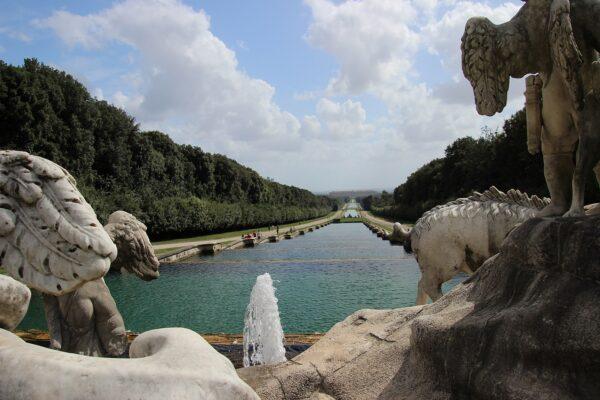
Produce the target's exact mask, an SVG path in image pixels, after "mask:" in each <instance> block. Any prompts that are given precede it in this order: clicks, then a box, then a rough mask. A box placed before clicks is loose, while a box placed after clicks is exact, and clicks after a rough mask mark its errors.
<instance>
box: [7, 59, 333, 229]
mask: <svg viewBox="0 0 600 400" xmlns="http://www.w3.org/2000/svg"><path fill="white" fill-rule="evenodd" d="M0 148H3V149H17V150H25V151H28V152H30V153H32V154H36V155H40V156H42V157H46V158H48V159H51V160H53V161H55V162H56V163H58V164H60V165H62V166H64V167H65V168H66V169H67V170H69V171H70V172H71V174H73V176H75V177H76V178H77V180H78V186H79V188H80V190H81V191H82V193H83V194H84V196H85V197H86V199H87V200H88V201H89V202H90V203H91V204H92V206H93V207H94V209H95V210H96V212H97V213H98V215H99V217H100V219H101V220H105V218H106V217H107V216H108V214H110V213H111V212H112V211H115V210H117V209H123V210H127V211H129V212H131V213H133V214H136V215H137V216H138V217H139V218H140V219H142V220H143V221H144V222H145V223H146V224H147V225H148V228H149V233H150V235H151V237H152V238H165V237H175V236H185V235H191V234H202V233H209V232H214V231H217V230H223V229H237V228H244V227H255V226H264V225H269V224H276V223H281V224H282V223H288V222H295V221H299V220H303V219H310V218H315V217H318V216H322V215H324V214H326V213H328V212H329V211H330V210H331V209H332V206H333V204H334V201H333V200H330V199H328V198H326V197H325V196H315V195H314V194H312V193H311V192H309V191H307V190H303V189H299V188H296V187H293V186H287V185H282V184H279V183H276V182H273V181H270V180H268V179H264V178H262V177H261V176H259V175H258V174H257V173H256V172H255V171H253V170H251V169H249V168H246V167H244V166H242V165H240V164H238V163H237V162H235V161H233V160H231V159H229V158H227V157H225V156H222V155H219V154H209V153H205V152H203V151H202V150H201V149H200V148H198V147H194V146H188V145H179V144H176V143H175V142H173V141H172V140H171V139H170V138H169V137H168V136H167V135H165V134H164V133H161V132H142V131H141V130H140V129H139V127H138V125H137V124H136V123H135V121H134V119H133V118H132V117H130V116H129V115H127V114H126V113H125V112H124V111H123V110H121V109H119V108H117V107H114V106H112V105H110V104H108V103H107V102H105V101H99V100H96V99H94V98H92V97H91V96H90V94H89V93H88V91H87V90H86V89H85V87H84V86H83V85H82V84H80V83H79V82H77V81H76V80H75V79H74V78H73V77H71V76H70V75H68V74H66V73H64V72H61V71H58V70H55V69H53V68H50V67H48V66H45V65H43V64H41V63H39V62H37V61H36V60H31V59H30V60H25V62H24V65H23V66H22V67H18V66H11V65H8V64H6V63H4V62H2V61H0Z"/></svg>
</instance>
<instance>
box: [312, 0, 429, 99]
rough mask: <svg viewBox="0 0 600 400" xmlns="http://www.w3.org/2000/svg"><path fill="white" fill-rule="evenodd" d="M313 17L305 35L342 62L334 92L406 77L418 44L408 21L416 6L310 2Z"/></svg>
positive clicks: (389, 1)
mask: <svg viewBox="0 0 600 400" xmlns="http://www.w3.org/2000/svg"><path fill="white" fill-rule="evenodd" d="M306 4H307V5H308V6H309V7H310V9H311V11H312V16H313V21H312V22H311V25H310V27H309V29H308V32H307V34H306V39H307V40H308V41H309V42H310V43H311V44H313V45H314V46H316V47H319V48H321V49H323V50H325V51H327V52H328V53H331V54H332V55H333V56H334V57H335V58H336V60H337V61H338V62H339V64H340V70H339V73H338V75H337V76H335V77H333V78H332V79H331V81H330V82H329V86H328V91H329V92H330V93H332V94H358V93H362V92H364V91H366V90H369V89H371V88H373V87H374V86H378V85H381V84H383V83H384V82H389V81H390V80H394V79H404V78H405V75H406V73H407V72H408V70H409V68H410V65H411V60H410V56H411V55H412V54H414V53H415V52H416V51H417V49H418V46H419V41H420V40H419V35H418V34H417V32H415V31H414V30H413V29H412V28H411V27H410V23H411V21H412V20H414V19H415V18H416V17H417V10H416V9H415V7H413V5H412V2H411V1H408V0H361V1H345V2H342V3H339V4H337V3H334V2H332V1H330V0H306Z"/></svg>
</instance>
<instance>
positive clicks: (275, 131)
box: [37, 0, 523, 190]
mask: <svg viewBox="0 0 600 400" xmlns="http://www.w3.org/2000/svg"><path fill="white" fill-rule="evenodd" d="M305 3H306V5H307V6H308V7H309V9H310V11H311V14H312V20H311V23H310V25H309V27H308V28H307V31H306V33H305V39H306V41H307V42H308V43H310V44H311V45H312V46H314V47H316V48H319V49H321V50H323V51H324V52H326V53H328V54H330V55H331V56H332V57H333V58H334V59H335V60H336V61H337V63H338V71H337V72H336V73H332V75H331V76H330V77H329V78H330V79H329V83H328V84H327V85H326V86H325V85H324V86H325V87H322V88H318V89H317V90H304V91H303V90H298V92H297V93H295V94H293V95H292V97H293V99H295V100H296V101H303V102H308V103H305V104H308V105H309V106H310V104H312V103H315V104H314V106H315V108H314V112H308V114H314V115H305V116H303V117H301V118H297V117H296V116H294V115H292V114H291V113H289V112H287V111H285V110H283V109H281V108H280V107H279V106H278V105H277V104H276V103H275V101H274V95H275V88H274V87H273V86H272V85H270V84H269V83H268V82H265V81H264V80H260V79H256V78H253V77H251V76H249V75H248V74H247V73H246V72H244V70H243V69H242V68H241V67H240V66H239V65H238V60H237V57H236V54H235V52H234V51H233V50H232V49H230V48H228V47H227V46H226V45H225V43H223V42H222V41H221V40H220V39H219V38H218V37H216V36H215V35H214V34H213V33H212V32H211V24H210V18H209V17H208V16H207V15H206V14H205V12H204V11H202V10H198V9H194V8H192V7H190V6H187V5H185V4H183V3H182V2H181V1H180V0H147V1H145V0H126V1H124V2H120V3H115V4H114V5H112V6H110V7H109V8H107V9H105V10H102V11H99V12H96V13H93V14H88V15H76V14H73V13H69V12H66V11H59V12H55V13H54V14H52V15H51V16H50V17H49V18H47V19H45V20H41V21H38V22H37V25H38V26H43V27H47V28H51V29H52V30H53V31H54V32H55V33H56V34H57V35H58V36H59V37H60V38H61V39H62V41H63V42H64V43H66V44H67V45H68V46H70V47H72V48H84V49H87V50H91V51H93V52H94V53H96V52H98V51H100V50H103V49H105V48H108V47H111V46H112V45H114V44H115V43H116V44H119V45H121V46H123V45H125V46H128V47H130V48H131V51H130V54H129V55H128V57H127V60H128V61H127V68H125V70H123V69H121V70H119V69H117V71H118V72H116V73H114V75H115V76H117V77H119V79H120V80H121V82H123V85H114V87H113V88H112V89H110V88H106V87H103V88H102V89H101V90H99V91H96V92H95V93H96V95H97V97H99V98H107V99H110V101H112V102H114V103H115V104H117V105H119V106H121V107H124V108H125V109H126V110H127V111H128V112H130V113H133V114H134V115H135V116H136V118H137V119H138V120H140V122H141V123H142V127H143V128H144V129H160V130H163V131H165V132H167V133H169V134H170V135H171V136H172V137H173V138H174V139H175V140H177V141H179V142H186V143H192V144H198V145H200V146H202V147H203V148H204V149H205V150H207V151H213V152H219V153H224V154H227V155H228V156H231V157H233V158H235V159H237V160H239V161H240V162H242V163H248V165H249V166H251V167H253V168H256V169H257V170H258V171H259V172H261V173H263V174H264V175H266V176H271V177H274V178H275V179H277V180H280V181H283V182H286V183H292V184H296V185H301V186H305V187H310V188H314V189H319V190H323V189H327V188H352V187H365V188H366V187H369V186H371V187H380V188H392V187H394V186H396V185H397V184H399V183H401V182H402V181H403V180H404V179H405V177H406V176H407V175H408V174H410V173H411V172H413V171H414V170H415V169H416V168H418V167H419V166H420V165H422V164H423V163H425V162H427V161H429V160H430V159H431V158H433V157H438V156H440V155H441V154H442V153H443V149H444V148H445V146H446V145H447V144H448V143H450V142H451V141H452V140H454V139H455V138H456V137H459V136H464V135H467V134H472V135H477V134H478V133H479V131H480V128H481V127H482V126H483V125H489V126H491V127H492V128H493V129H494V128H496V127H498V126H499V125H500V124H501V123H502V120H503V119H504V118H505V117H506V116H507V115H508V113H509V112H512V111H514V110H516V109H518V108H520V107H521V106H522V103H523V101H522V85H514V82H513V84H512V86H513V88H512V91H511V94H510V96H509V105H508V107H507V112H506V113H504V114H502V115H500V116H496V117H494V118H485V117H480V116H478V115H477V114H476V112H475V107H474V103H473V94H472V90H471V88H470V85H469V83H468V82H467V81H466V80H465V79H464V78H463V76H462V71H461V68H460V37H461V35H462V31H463V29H464V24H465V22H466V20H467V19H468V18H469V17H471V16H475V15H485V16H489V17H493V18H492V19H493V20H494V21H495V22H501V21H505V20H508V19H509V18H510V17H511V16H512V15H514V13H515V10H516V9H517V8H518V6H520V5H521V2H520V1H518V0H510V1H509V0H507V1H506V3H504V4H500V5H497V6H492V5H490V4H491V3H490V2H487V1H460V0H305ZM234 46H235V48H236V49H241V50H245V48H246V45H245V43H244V42H243V40H239V41H237V42H236V43H234ZM424 60H425V61H424ZM85 70H86V73H88V72H87V71H89V68H86V69H85ZM290 79H293V77H290ZM300 89H314V88H300ZM359 100H360V101H359ZM363 104H364V105H368V108H367V109H368V110H369V111H371V110H372V109H375V110H376V111H378V113H377V114H378V115H377V117H376V118H374V117H373V116H369V115H367V112H366V110H365V107H364V106H363ZM378 107H379V108H380V109H377V108H378ZM382 111H383V112H382ZM382 114H383V115H382ZM365 166H368V168H365Z"/></svg>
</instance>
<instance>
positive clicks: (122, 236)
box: [104, 211, 160, 281]
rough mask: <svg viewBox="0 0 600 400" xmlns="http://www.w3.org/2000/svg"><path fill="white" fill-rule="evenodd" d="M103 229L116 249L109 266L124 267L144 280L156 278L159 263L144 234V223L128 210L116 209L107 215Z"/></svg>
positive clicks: (117, 268) (120, 268)
mask: <svg viewBox="0 0 600 400" xmlns="http://www.w3.org/2000/svg"><path fill="white" fill-rule="evenodd" d="M104 229H106V231H107V232H108V234H109V236H110V237H111V239H112V240H113V242H115V244H116V245H117V249H118V253H117V259H116V260H115V261H114V262H113V264H112V266H111V268H114V269H116V270H122V269H125V270H126V271H127V272H130V273H132V274H135V275H137V276H138V277H139V278H141V279H143V280H146V281H149V280H152V279H156V278H158V276H159V273H158V267H159V265H160V263H159V262H158V259H157V258H156V255H155V254H154V249H153V248H152V244H151V243H150V239H149V238H148V235H147V234H146V225H144V224H143V223H142V222H140V221H139V220H138V219H137V218H136V217H134V216H133V215H131V214H129V213H128V212H125V211H116V212H114V213H112V214H111V215H110V216H109V217H108V224H107V225H106V226H105V227H104Z"/></svg>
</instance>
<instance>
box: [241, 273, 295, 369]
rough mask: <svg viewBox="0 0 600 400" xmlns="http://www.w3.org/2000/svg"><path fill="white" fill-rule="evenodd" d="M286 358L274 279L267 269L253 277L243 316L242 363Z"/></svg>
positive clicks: (279, 360)
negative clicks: (253, 281) (252, 284)
mask: <svg viewBox="0 0 600 400" xmlns="http://www.w3.org/2000/svg"><path fill="white" fill-rule="evenodd" d="M284 361H286V358H285V348H284V347H283V329H282V328H281V321H280V320H279V308H278V307H277V297H275V288H274V287H273V280H272V279H271V275H269V274H268V273H266V274H264V275H260V276H258V277H257V278H256V283H255V284H254V287H253V288H252V293H251V294H250V302H249V303H248V308H247V309H246V317H245V318H244V367H249V366H251V365H259V364H277V363H280V362H284Z"/></svg>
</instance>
